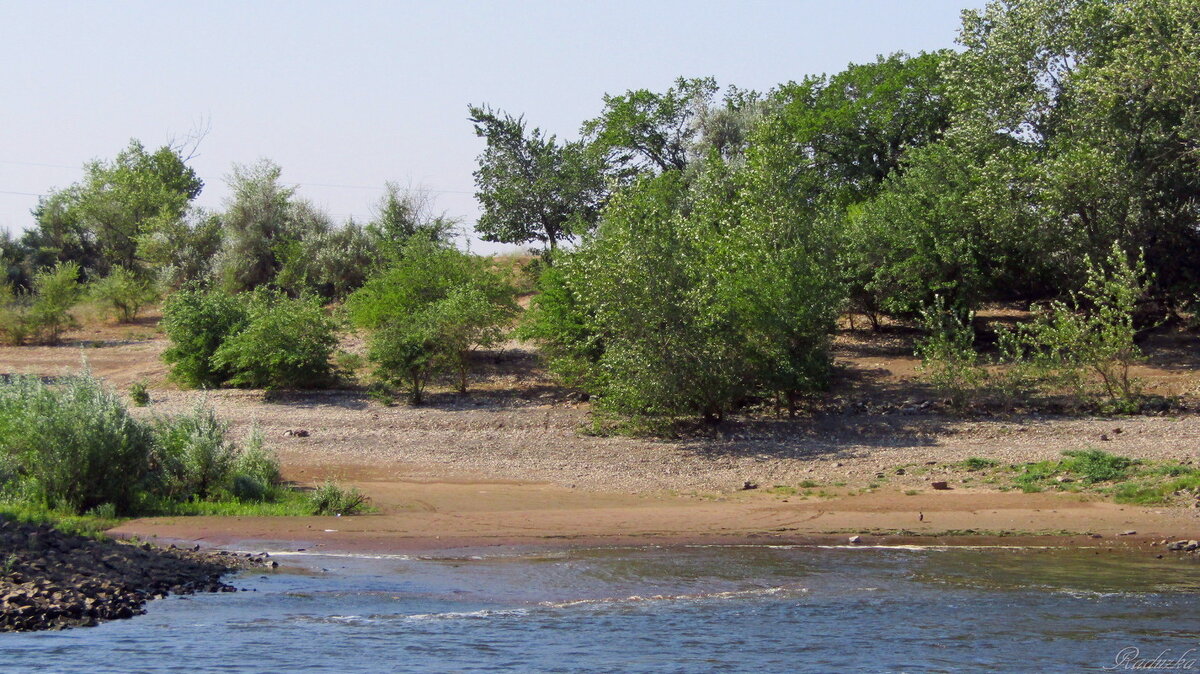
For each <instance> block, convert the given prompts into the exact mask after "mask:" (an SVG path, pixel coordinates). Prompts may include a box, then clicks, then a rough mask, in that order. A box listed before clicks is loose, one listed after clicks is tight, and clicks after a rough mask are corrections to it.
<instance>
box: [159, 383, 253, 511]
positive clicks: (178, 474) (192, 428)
mask: <svg viewBox="0 0 1200 674" xmlns="http://www.w3.org/2000/svg"><path fill="white" fill-rule="evenodd" d="M228 431H229V427H228V425H227V424H225V423H223V422H221V421H220V420H218V419H217V417H216V414H215V413H214V412H213V411H212V409H211V408H208V407H205V406H204V405H203V404H202V403H201V404H197V405H196V406H195V407H194V408H193V409H192V411H191V413H189V414H183V415H179V416H176V417H170V418H165V419H158V420H157V421H156V422H155V423H154V424H153V433H154V450H155V453H154V458H155V461H156V463H157V464H158V466H159V471H158V472H159V476H158V479H159V481H160V485H159V487H158V488H159V490H160V492H161V493H162V495H163V496H165V497H166V498H167V499H168V500H171V501H187V500H190V499H192V498H193V497H194V498H199V499H205V498H208V497H209V496H211V495H213V493H214V492H215V490H216V489H218V488H219V487H222V486H224V485H225V484H227V483H228V481H229V478H230V473H231V471H232V469H233V465H234V461H235V459H236V458H237V454H238V449H237V447H236V445H234V444H233V443H232V442H230V441H229V439H228V438H227V435H228Z"/></svg>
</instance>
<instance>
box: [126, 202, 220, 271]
mask: <svg viewBox="0 0 1200 674" xmlns="http://www.w3.org/2000/svg"><path fill="white" fill-rule="evenodd" d="M222 243H223V240H222V224H221V216H220V215H219V214H216V213H210V212H206V211H204V210H201V209H189V210H188V212H187V213H186V214H184V217H182V218H178V219H173V220H170V221H169V222H163V223H159V224H158V226H156V227H155V228H154V230H153V231H150V232H146V233H143V234H142V235H141V237H139V239H138V254H139V255H140V256H141V258H142V259H143V260H144V261H145V264H146V267H147V275H152V276H153V277H154V278H155V279H156V280H157V281H158V282H159V283H160V284H161V285H162V286H163V287H165V288H170V289H177V288H180V287H182V286H184V285H186V284H188V283H195V282H200V281H203V280H207V279H209V278H210V277H211V276H212V275H213V273H214V269H213V264H214V262H215V259H216V257H217V254H218V252H219V251H220V250H221V246H222Z"/></svg>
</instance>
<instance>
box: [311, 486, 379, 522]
mask: <svg viewBox="0 0 1200 674" xmlns="http://www.w3.org/2000/svg"><path fill="white" fill-rule="evenodd" d="M308 502H309V505H310V506H311V507H312V514H314V515H356V514H359V513H364V512H367V510H368V509H369V505H368V503H367V497H366V496H365V495H363V494H362V492H360V491H358V490H357V489H355V488H353V487H351V488H348V489H347V488H345V487H341V486H338V485H337V484H335V483H334V482H330V481H326V482H325V483H324V484H322V485H321V486H320V487H317V489H316V490H315V491H313V492H312V493H311V494H309V495H308Z"/></svg>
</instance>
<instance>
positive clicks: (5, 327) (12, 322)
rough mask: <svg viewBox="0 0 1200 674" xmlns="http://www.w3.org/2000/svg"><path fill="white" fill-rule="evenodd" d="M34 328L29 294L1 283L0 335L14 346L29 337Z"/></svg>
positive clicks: (22, 342)
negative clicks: (30, 312)
mask: <svg viewBox="0 0 1200 674" xmlns="http://www.w3.org/2000/svg"><path fill="white" fill-rule="evenodd" d="M32 329H33V326H32V325H31V324H30V320H29V296H28V295H26V294H24V293H17V292H16V291H14V290H13V288H12V286H10V285H7V284H2V283H0V337H3V338H4V341H5V342H6V343H8V344H11V345H12V346H20V345H22V344H24V343H25V340H26V339H28V338H29V336H30V333H31V331H32Z"/></svg>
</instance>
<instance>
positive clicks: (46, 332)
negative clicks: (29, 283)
mask: <svg viewBox="0 0 1200 674" xmlns="http://www.w3.org/2000/svg"><path fill="white" fill-rule="evenodd" d="M81 292H82V290H81V287H80V285H79V265H78V264H75V263H74V262H60V263H58V264H56V265H54V267H52V268H50V269H47V270H43V271H40V272H38V273H36V274H34V276H33V303H32V304H31V305H30V307H29V313H28V320H29V324H30V326H31V327H32V329H33V332H34V333H35V334H36V336H37V340H38V341H39V342H41V343H43V344H57V343H58V341H59V339H60V338H61V337H62V333H63V332H64V331H66V330H69V329H71V328H73V327H77V326H78V323H77V322H76V321H75V317H74V316H73V315H71V308H72V307H74V306H75V305H76V304H77V303H78V302H79V297H80V294H81Z"/></svg>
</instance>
